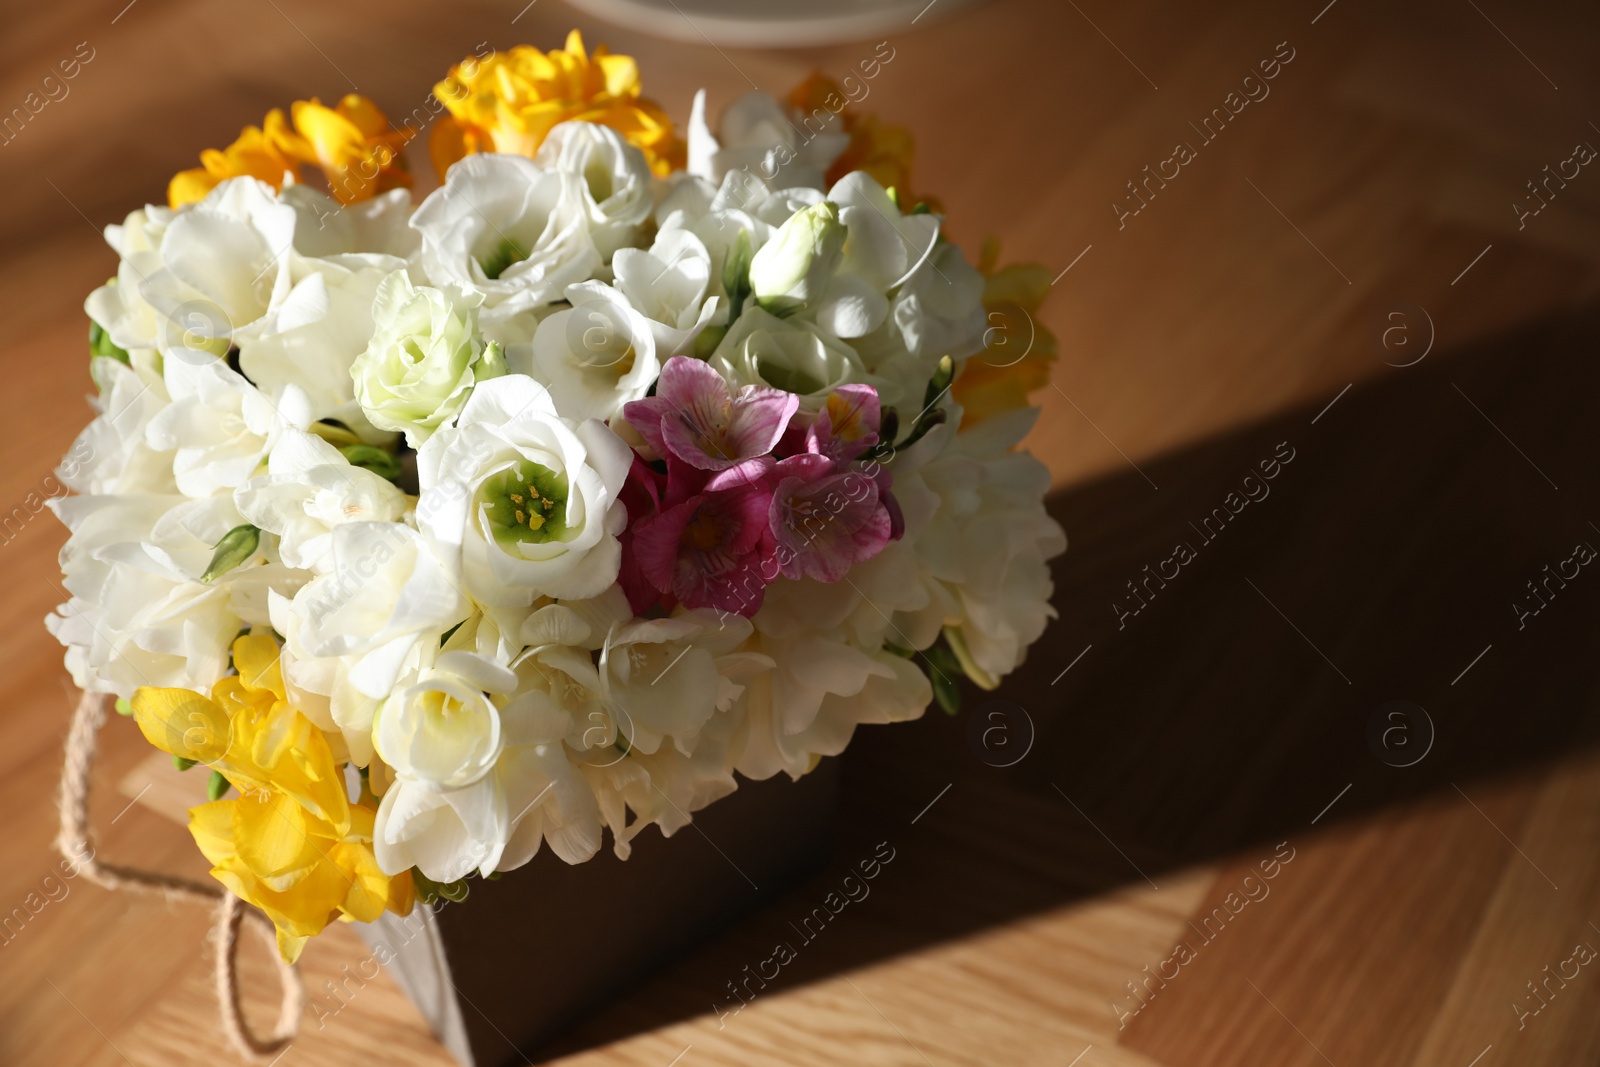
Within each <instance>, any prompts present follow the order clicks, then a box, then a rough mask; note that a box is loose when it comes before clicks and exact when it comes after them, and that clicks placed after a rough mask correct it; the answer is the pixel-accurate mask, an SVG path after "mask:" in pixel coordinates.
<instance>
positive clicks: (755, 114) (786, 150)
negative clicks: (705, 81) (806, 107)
mask: <svg viewBox="0 0 1600 1067" xmlns="http://www.w3.org/2000/svg"><path fill="white" fill-rule="evenodd" d="M705 96H706V94H705V90H703V89H702V90H701V91H700V92H698V93H696V94H695V98H694V108H693V110H692V111H691V112H690V116H689V172H690V173H691V174H694V175H697V176H699V177H701V178H706V179H709V180H710V181H713V182H720V181H721V180H722V178H723V176H724V175H726V174H727V173H728V172H729V171H732V170H748V171H750V172H752V173H758V174H760V175H761V177H762V178H764V179H765V180H767V181H769V182H771V183H773V184H774V185H776V186H780V187H787V186H806V187H808V188H812V189H818V188H821V187H822V184H823V175H824V174H826V173H827V170H828V168H829V167H830V166H832V165H833V161H834V160H835V159H837V158H839V153H841V152H843V151H844V150H845V148H846V146H848V145H849V143H850V137H849V135H848V134H846V133H844V132H843V129H842V128H841V125H840V123H839V122H838V119H837V116H833V115H829V116H827V118H826V119H824V120H822V121H820V122H819V121H818V120H817V119H816V118H814V117H810V116H808V117H807V118H806V119H805V120H804V121H802V122H801V123H800V124H799V125H797V124H796V122H795V117H794V116H793V115H791V114H790V112H789V109H788V108H786V107H785V106H784V105H783V104H782V103H780V102H779V101H778V100H777V99H776V98H775V97H773V96H771V95H769V94H767V93H763V92H759V91H755V92H749V93H745V94H744V95H743V96H741V97H739V99H737V100H735V101H734V102H733V103H732V104H730V105H728V107H727V108H726V109H725V110H724V111H723V113H722V123H721V128H720V131H719V132H720V135H721V136H720V138H719V137H718V136H716V135H713V134H712V132H711V128H710V126H708V125H707V124H706V102H705ZM802 127H804V129H803V130H802Z"/></svg>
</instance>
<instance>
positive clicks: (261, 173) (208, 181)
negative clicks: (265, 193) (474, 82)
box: [167, 93, 411, 207]
mask: <svg viewBox="0 0 1600 1067" xmlns="http://www.w3.org/2000/svg"><path fill="white" fill-rule="evenodd" d="M290 115H291V117H285V116H284V113H283V110H282V109H281V108H273V109H272V110H271V111H270V112H268V113H267V117H266V118H265V119H264V120H263V121H262V123H261V126H260V128H257V127H255V126H247V127H245V129H244V131H243V132H242V133H240V134H239V139H238V140H236V141H234V142H233V144H231V145H229V146H228V147H227V148H224V149H222V150H221V151H218V150H217V149H207V150H206V151H204V152H202V153H201V154H200V163H201V165H200V166H199V167H197V168H195V169H193V170H186V171H182V172H180V173H179V174H177V175H175V176H174V177H173V179H172V181H171V182H170V183H169V184H168V186H167V202H168V203H169V204H170V205H171V206H172V207H180V206H182V205H183V204H188V203H192V202H194V201H196V200H200V199H203V198H204V197H205V195H206V194H207V193H209V192H210V191H211V190H212V189H214V188H216V187H217V185H218V184H219V183H221V182H223V181H226V180H227V179H229V178H237V177H240V176H243V175H249V176H250V177H253V178H259V179H261V180H262V181H264V182H266V183H267V184H269V185H271V186H272V187H273V188H274V189H281V188H283V184H284V175H285V173H290V174H293V175H295V177H296V179H297V180H298V179H299V178H300V177H301V171H302V168H304V167H316V168H317V169H319V170H320V171H321V172H322V174H323V177H324V178H326V180H327V183H328V191H329V192H330V193H332V194H333V196H334V197H336V198H337V199H338V200H339V202H340V203H341V204H352V203H355V202H356V201H358V200H367V199H370V198H371V197H373V196H376V195H377V194H378V193H381V192H387V191H388V190H390V189H397V188H402V187H409V186H410V185H411V175H410V174H409V173H407V171H406V166H405V160H404V159H403V158H402V157H401V154H400V153H401V150H402V149H403V148H404V147H405V145H406V142H407V140H409V139H410V136H411V135H410V133H408V132H407V131H405V130H396V129H393V128H392V127H390V125H389V120H388V118H387V117H386V116H385V115H384V113H383V112H382V111H380V110H378V107H377V105H376V104H374V103H373V102H372V101H371V100H368V99H367V98H366V97H364V96H356V95H355V94H353V93H352V94H350V95H349V96H346V97H345V98H344V99H343V100H340V101H339V103H338V104H337V105H336V106H334V107H331V108H330V107H326V106H324V105H323V104H322V102H321V101H319V100H317V99H316V98H315V97H313V98H312V99H310V100H297V101H295V103H294V104H293V106H292V107H291V108H290Z"/></svg>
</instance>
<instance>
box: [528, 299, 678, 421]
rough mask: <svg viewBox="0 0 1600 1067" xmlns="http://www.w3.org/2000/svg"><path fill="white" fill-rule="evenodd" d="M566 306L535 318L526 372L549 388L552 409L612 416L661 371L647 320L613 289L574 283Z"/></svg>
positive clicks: (605, 417) (584, 415)
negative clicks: (537, 320) (536, 323)
mask: <svg viewBox="0 0 1600 1067" xmlns="http://www.w3.org/2000/svg"><path fill="white" fill-rule="evenodd" d="M567 299H568V300H570V301H571V302H572V307H571V308H569V309H566V310H563V311H558V312H556V313H555V314H554V315H551V316H550V317H549V318H547V319H545V320H544V321H543V322H541V323H539V328H538V330H537V331H536V332H535V333H534V335H533V346H532V356H533V366H532V368H531V372H530V373H531V376H532V377H533V378H535V379H536V380H538V381H540V382H542V383H544V385H545V386H547V387H548V388H549V390H550V396H551V398H552V399H554V401H555V405H556V409H557V410H558V411H561V412H563V413H564V414H566V415H567V416H569V417H571V418H575V419H602V420H609V419H611V418H614V417H615V416H616V415H617V414H618V413H620V412H621V411H622V405H624V404H626V403H627V402H628V401H630V400H638V399H640V398H641V397H643V396H644V395H645V394H646V393H647V392H648V391H649V389H650V386H651V384H652V383H653V382H654V381H655V380H656V376H657V375H659V374H660V373H661V363H660V362H659V361H658V360H657V359H656V342H655V334H654V333H653V332H652V331H651V328H650V322H649V320H648V319H646V318H645V317H644V316H643V315H641V314H640V313H639V312H638V311H636V310H634V308H633V307H632V306H631V305H630V304H629V303H628V300H627V298H626V297H624V296H623V295H622V294H621V293H620V292H618V291H617V290H616V289H613V288H612V287H611V286H609V285H606V284H604V283H603V282H580V283H579V284H577V285H574V286H570V287H569V288H568V289H567Z"/></svg>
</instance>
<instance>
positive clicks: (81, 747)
mask: <svg viewBox="0 0 1600 1067" xmlns="http://www.w3.org/2000/svg"><path fill="white" fill-rule="evenodd" d="M109 701H110V698H109V697H108V696H107V695H106V694H104V693H84V694H83V695H82V696H81V697H80V698H79V699H78V706H77V709H76V710H75V711H73V713H72V725H71V727H70V728H69V730H68V731H67V749H66V758H65V760H64V761H63V764H62V768H61V795H60V808H61V829H60V832H59V833H57V835H56V849H57V851H59V852H60V853H61V855H62V856H63V857H64V858H65V859H66V861H67V862H68V863H70V864H72V865H73V867H74V868H75V869H76V870H77V873H79V874H81V875H83V876H84V877H86V878H88V879H89V880H90V881H91V882H94V883H95V884H97V885H101V886H104V887H105V888H107V889H130V890H133V891H134V892H138V893H147V894H150V895H152V896H160V897H163V898H165V899H167V900H169V901H170V900H187V901H191V902H193V903H196V904H203V905H206V906H207V907H212V906H215V907H216V920H215V928H214V936H215V938H216V943H217V967H216V990H217V1008H218V1011H219V1013H220V1016H221V1020H222V1030H223V1033H225V1034H227V1035H228V1040H229V1042H231V1043H232V1045H233V1047H234V1048H235V1050H237V1051H238V1052H239V1054H240V1055H242V1056H244V1057H245V1058H246V1059H249V1060H252V1061H254V1062H257V1063H264V1062H268V1061H269V1060H270V1059H271V1058H272V1057H275V1056H278V1055H281V1054H282V1053H283V1051H284V1050H285V1049H287V1048H288V1047H289V1044H290V1043H291V1042H292V1041H293V1040H294V1038H295V1035H296V1034H297V1033H298V1032H299V1029H300V1014H301V1012H302V1010H303V1009H304V1007H305V988H304V986H302V985H301V982H300V975H299V974H298V973H297V972H296V971H295V969H294V966H293V965H292V964H288V963H285V962H283V959H282V957H281V956H280V955H279V954H278V949H277V937H276V935H275V933H274V930H273V926H272V923H271V921H270V920H268V919H267V917H266V916H265V915H263V914H262V913H261V912H260V911H257V910H256V909H254V908H246V907H244V902H243V901H241V900H240V899H239V898H238V897H236V896H235V895H234V894H233V893H231V892H229V891H228V890H227V889H225V888H223V887H222V886H220V885H213V884H208V883H203V882H196V881H193V880H192V879H188V878H178V877H174V876H172V875H167V874H162V873H161V872H159V871H147V870H143V869H141V868H138V867H127V866H123V865H121V864H114V863H102V862H101V861H100V860H99V858H98V857H97V856H96V854H95V849H94V836H93V834H92V833H91V832H90V830H89V778H90V772H91V771H92V770H93V769H94V760H95V755H96V752H97V750H98V747H99V733H100V726H101V724H102V723H104V722H105V716H106V705H107V704H108V703H109ZM246 917H248V918H249V919H250V921H251V924H252V925H253V926H254V927H255V929H256V930H257V931H258V932H259V933H260V934H261V936H262V937H263V938H264V939H265V941H266V942H267V944H268V945H269V946H271V949H272V959H273V961H274V962H275V963H276V964H277V965H278V982H279V984H280V985H281V986H282V988H283V997H282V1000H281V1001H280V1002H279V1011H278V1022H277V1025H276V1026H275V1027H274V1028H273V1033H272V1036H271V1037H268V1038H262V1037H259V1036H257V1035H256V1033H255V1031H253V1030H252V1029H251V1028H250V1024H249V1022H248V1021H247V1020H246V1019H245V1017H244V1011H243V1008H242V1006H241V1004H240V998H239V963H238V951H239V929H240V926H241V924H242V922H243V920H244V919H245V918H246Z"/></svg>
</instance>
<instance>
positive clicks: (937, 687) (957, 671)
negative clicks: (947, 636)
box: [922, 644, 962, 715]
mask: <svg viewBox="0 0 1600 1067" xmlns="http://www.w3.org/2000/svg"><path fill="white" fill-rule="evenodd" d="M922 654H923V656H924V657H925V658H926V659H927V661H928V668H929V669H928V681H929V682H930V683H932V685H933V699H934V700H936V701H938V703H939V707H940V708H942V709H944V712H945V714H947V715H954V714H955V713H956V712H958V711H960V710H961V687H960V686H959V685H957V684H956V682H957V679H959V678H960V677H961V674H962V671H961V661H960V660H958V659H956V655H955V653H954V652H951V651H950V650H949V649H948V648H946V647H945V646H944V645H937V644H936V645H930V646H929V647H928V648H927V649H926V650H925V651H924V652H923V653H922Z"/></svg>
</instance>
